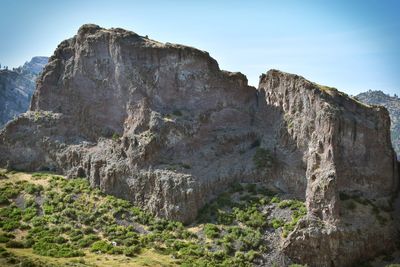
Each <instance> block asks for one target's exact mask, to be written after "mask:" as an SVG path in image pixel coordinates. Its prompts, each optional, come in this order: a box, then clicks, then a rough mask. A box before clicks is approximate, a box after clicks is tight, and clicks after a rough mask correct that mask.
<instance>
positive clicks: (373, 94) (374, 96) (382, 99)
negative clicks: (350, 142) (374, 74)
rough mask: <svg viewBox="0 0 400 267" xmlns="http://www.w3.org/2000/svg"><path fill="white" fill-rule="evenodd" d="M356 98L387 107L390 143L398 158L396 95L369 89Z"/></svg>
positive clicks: (399, 128) (399, 136) (399, 119)
mask: <svg viewBox="0 0 400 267" xmlns="http://www.w3.org/2000/svg"><path fill="white" fill-rule="evenodd" d="M356 98H357V99H358V100H360V101H362V102H364V103H366V104H370V105H381V106H384V107H386V108H387V109H388V111H389V113H390V119H391V121H392V125H391V132H392V143H393V147H394V149H395V150H396V153H397V158H399V159H400V98H399V97H398V96H397V95H394V96H390V95H387V94H385V93H384V92H382V91H372V90H369V91H367V92H365V93H361V94H359V95H357V96H356Z"/></svg>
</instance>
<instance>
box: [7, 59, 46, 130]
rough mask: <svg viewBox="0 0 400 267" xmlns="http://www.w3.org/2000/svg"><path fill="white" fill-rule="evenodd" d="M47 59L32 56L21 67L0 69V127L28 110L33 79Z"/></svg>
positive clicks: (33, 83)
mask: <svg viewBox="0 0 400 267" xmlns="http://www.w3.org/2000/svg"><path fill="white" fill-rule="evenodd" d="M47 60H48V58H47V57H34V58H32V60H31V61H29V62H26V63H25V64H24V65H23V66H22V67H19V68H16V69H14V70H6V69H4V70H0V106H1V107H2V108H1V109H0V127H2V126H3V125H4V124H5V123H7V122H8V121H9V120H11V119H13V118H14V117H15V116H17V115H19V114H20V113H23V112H26V111H27V110H28V108H29V103H30V101H31V97H32V94H33V91H34V90H35V80H36V78H37V76H38V75H39V73H40V72H41V71H42V69H43V67H44V65H46V63H47Z"/></svg>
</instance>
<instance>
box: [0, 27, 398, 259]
mask: <svg viewBox="0 0 400 267" xmlns="http://www.w3.org/2000/svg"><path fill="white" fill-rule="evenodd" d="M389 138H390V137H389V117H388V113H387V111H386V110H385V109H384V108H375V107H374V108H373V107H368V106H363V105H360V104H359V103H357V102H355V101H353V100H352V99H350V98H349V97H347V96H345V95H343V94H342V93H340V92H338V91H335V90H331V89H327V88H324V87H321V86H318V85H315V84H313V83H311V82H309V81H307V80H305V79H304V78H302V77H299V76H297V75H291V74H286V73H283V72H279V71H275V70H273V71H269V72H268V73H267V74H265V75H263V76H262V77H261V81H260V86H259V89H258V90H257V89H256V88H253V87H250V86H248V85H247V79H246V77H245V76H244V75H242V74H241V73H231V72H226V71H222V70H220V69H219V67H218V64H217V62H216V61H215V60H214V59H213V58H211V57H210V56H209V55H208V53H207V52H204V51H200V50H197V49H194V48H191V47H186V46H181V45H175V44H169V43H166V44H163V43H159V42H156V41H153V40H150V39H148V38H147V37H142V36H139V35H137V34H135V33H133V32H129V31H126V30H123V29H102V28H100V27H98V26H96V25H84V26H82V27H81V28H80V29H79V31H78V34H77V35H76V36H75V37H73V38H71V39H69V40H66V41H64V42H62V43H61V44H60V45H59V46H58V48H57V50H56V51H55V53H54V55H53V56H52V57H51V58H50V60H49V63H48V64H47V65H46V67H45V70H44V72H43V73H42V75H41V76H40V78H39V80H38V86H37V90H36V91H35V94H34V96H33V99H32V102H31V108H30V111H29V112H27V113H25V114H24V115H22V116H20V117H19V118H17V119H16V120H14V121H12V122H11V123H9V124H8V125H7V126H6V128H5V129H4V130H3V131H2V132H1V133H0V152H1V153H0V165H2V166H8V167H9V168H14V169H24V170H43V169H47V170H53V171H56V172H59V173H63V174H67V175H69V176H72V177H74V176H86V177H88V179H89V180H90V183H91V184H92V185H93V186H97V187H100V188H101V189H102V190H103V191H104V192H106V193H109V194H114V195H117V196H120V197H123V198H126V199H128V200H130V201H132V202H134V203H135V204H137V205H139V206H141V207H143V208H145V209H147V210H149V211H151V212H153V213H155V214H156V215H159V216H165V217H168V218H172V219H178V220H181V221H184V222H191V221H193V220H194V219H195V217H196V215H197V211H198V210H199V209H200V208H201V207H202V206H203V205H204V204H205V203H206V202H207V201H209V200H210V199H211V198H213V196H215V195H216V194H218V193H219V192H221V191H223V190H225V189H226V188H227V187H228V186H229V185H230V184H232V183H234V182H236V181H262V182H264V183H266V184H269V185H270V186H274V187H275V188H276V189H279V190H281V191H283V192H285V193H288V194H291V195H293V196H294V197H297V198H300V199H304V200H306V201H307V207H308V211H309V215H308V216H307V218H305V219H304V220H303V221H302V222H301V223H300V224H299V225H298V226H297V227H296V230H295V231H294V232H292V233H291V234H290V235H289V236H288V238H287V239H284V240H282V242H283V244H282V247H283V251H285V253H286V254H287V255H289V256H290V257H291V258H293V259H294V260H296V261H298V262H304V263H309V264H311V265H313V266H314V265H315V266H346V265H349V264H351V263H353V262H355V261H356V260H357V259H359V258H360V257H364V256H366V255H367V253H370V254H369V255H368V256H371V255H373V254H374V253H378V252H379V251H380V250H382V248H383V247H382V244H377V245H376V246H372V245H370V244H368V242H369V241H370V240H369V238H372V236H374V235H377V234H382V233H383V234H385V235H386V234H393V231H392V228H391V225H392V222H391V221H389V220H388V222H387V223H388V224H387V228H384V229H383V230H375V229H374V227H375V226H376V224H375V223H376V220H372V221H371V223H369V222H368V220H366V221H365V222H364V221H363V220H361V219H360V227H355V228H354V229H353V228H349V226H347V223H348V222H347V221H346V220H347V218H350V217H351V216H353V215H354V214H350V213H349V212H348V211H347V210H346V209H344V208H343V207H342V206H343V205H344V204H343V203H347V202H346V201H348V200H343V201H342V200H340V198H339V196H340V194H346V195H351V196H356V197H358V198H359V199H363V200H364V201H366V203H367V204H368V205H369V203H372V204H371V205H377V204H375V200H376V201H378V200H379V201H380V202H382V203H386V202H387V201H388V199H389V198H390V197H391V196H392V195H393V194H394V193H395V192H396V188H397V184H398V176H397V175H398V173H397V165H396V164H395V160H394V152H393V149H392V147H391V144H390V139H389ZM260 147H261V148H263V150H260V149H259V148H260ZM256 151H262V153H267V154H268V157H266V158H271V159H272V160H271V161H272V162H268V164H267V163H265V164H264V162H261V163H260V162H258V163H257V162H256V164H255V162H254V161H253V156H254V155H255V153H256ZM264 158H265V157H264ZM373 199H375V200H373ZM356 214H358V213H356ZM360 214H364V213H360ZM357 216H358V215H357ZM357 216H356V217H357ZM360 216H364V215H359V217H357V218H361V217H360ZM365 216H366V218H373V217H372V215H365ZM381 216H383V215H381ZM385 216H386V215H385ZM385 218H386V217H385ZM317 226H318V227H317ZM327 229H328V230H327ZM360 229H362V230H366V231H370V233H371V234H369V235H368V238H365V239H362V238H361V236H360V235H359V234H358V235H357V234H356V233H357V231H358V230H360ZM333 237H334V238H336V239H333ZM391 238H394V235H392V236H390V237H389V239H388V241H387V242H386V244H387V245H392V243H393V242H392V239H391ZM326 240H337V241H332V242H331V243H329V242H328V243H322V242H324V241H326ZM346 240H347V241H348V240H350V241H351V242H354V244H357V245H358V246H361V247H363V246H370V249H364V250H363V251H361V250H360V252H359V254H356V253H355V252H354V251H355V249H353V250H351V249H350V251H353V252H354V253H355V254H354V255H351V256H348V255H346V254H340V253H341V252H342V251H343V249H348V248H349V245H348V244H347V243H346V242H347V241H346ZM321 248H323V249H324V253H325V254H324V256H321V257H318V256H317V255H318V253H320V252H319V249H321ZM373 249H376V251H373ZM304 250H305V251H304Z"/></svg>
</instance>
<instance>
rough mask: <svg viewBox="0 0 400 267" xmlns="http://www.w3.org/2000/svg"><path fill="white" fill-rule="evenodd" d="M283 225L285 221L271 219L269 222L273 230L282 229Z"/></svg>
mask: <svg viewBox="0 0 400 267" xmlns="http://www.w3.org/2000/svg"><path fill="white" fill-rule="evenodd" d="M284 224H285V221H284V220H282V219H278V218H273V219H272V220H271V226H272V227H273V228H274V229H278V228H279V227H282V226H283V225H284Z"/></svg>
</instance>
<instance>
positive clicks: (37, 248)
mask: <svg viewBox="0 0 400 267" xmlns="http://www.w3.org/2000/svg"><path fill="white" fill-rule="evenodd" d="M32 248H33V252H34V253H36V254H38V255H42V256H49V257H55V258H69V257H79V256H84V255H85V254H84V253H83V252H82V251H81V250H78V249H76V248H74V247H73V246H71V245H70V244H56V243H49V242H47V241H44V240H40V241H38V242H36V243H35V244H34V245H33V246H32Z"/></svg>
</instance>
